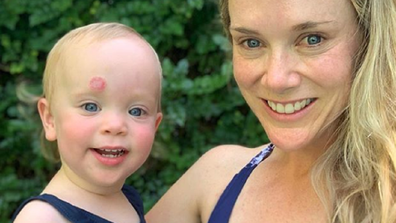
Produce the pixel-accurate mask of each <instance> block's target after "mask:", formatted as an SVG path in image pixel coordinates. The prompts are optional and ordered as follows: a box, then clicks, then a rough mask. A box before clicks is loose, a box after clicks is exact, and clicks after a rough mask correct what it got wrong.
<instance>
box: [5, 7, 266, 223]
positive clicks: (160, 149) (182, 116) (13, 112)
mask: <svg viewBox="0 0 396 223" xmlns="http://www.w3.org/2000/svg"><path fill="white" fill-rule="evenodd" d="M217 7H218V6H217V0H205V1H204V0H84V1H81V0H80V1H77V0H34V1H32V0H2V1H0V83H1V85H0V126H1V128H0V222H8V221H9V218H10V216H11V214H12V212H13V211H14V210H15V208H16V207H17V206H18V205H19V204H20V203H21V201H22V200H24V199H26V198H27V197H29V196H32V195H36V194H38V193H40V192H41V190H42V189H43V187H44V186H45V185H46V183H47V182H48V181H49V179H50V178H51V176H52V175H53V174H54V173H55V171H56V170H57V168H58V165H56V164H51V163H49V162H47V161H46V160H44V158H43V157H42V156H41V154H40V144H39V132H40V130H41V124H40V122H39V119H38V115H37V114H36V113H37V111H36V109H35V105H30V104H26V103H22V102H20V101H19V100H18V98H17V95H16V92H17V91H16V89H17V87H18V86H21V83H27V87H28V89H29V92H33V93H36V94H39V93H40V92H41V75H42V72H43V68H44V62H45V58H46V55H47V53H48V51H49V50H50V49H51V47H52V46H53V44H54V43H55V41H56V40H57V39H58V38H59V37H60V36H62V35H63V34H65V33H66V32H67V31H69V30H70V29H73V28H75V27H78V26H81V25H85V24H88V23H92V22H99V21H116V22H121V23H124V24H126V25H130V26H132V27H134V28H135V29H136V30H137V31H138V32H140V33H141V34H142V35H143V36H144V37H145V38H146V39H147V40H148V41H149V42H150V43H151V44H152V45H153V47H154V48H155V49H156V50H157V52H158V54H159V56H160V59H161V61H162V66H163V73H164V82H163V112H164V120H163V122H162V124H161V126H160V128H159V132H158V134H157V138H156V142H155V145H154V148H153V151H152V156H151V157H150V158H149V160H148V161H147V162H146V163H145V164H144V166H143V167H142V168H140V169H139V170H138V171H137V172H136V173H135V174H134V175H132V176H131V177H130V178H129V179H128V180H127V183H128V184H131V185H134V186H135V187H136V188H137V189H138V190H139V191H140V192H141V194H142V197H143V199H144V202H145V208H146V210H148V209H149V208H150V207H151V206H152V205H153V204H154V203H155V202H156V201H157V200H158V198H159V197H160V196H161V195H162V194H163V193H164V192H165V191H166V190H167V189H168V188H169V186H170V185H172V183H174V182H175V181H176V180H177V179H178V178H179V177H180V176H181V174H183V172H184V171H185V170H186V169H187V168H188V167H189V166H191V165H192V164H193V163H194V162H195V161H196V160H197V159H198V158H199V157H200V156H201V155H202V153H204V152H205V151H207V150H208V149H210V148H211V147H214V146H216V145H219V144H225V143H235V144H243V145H247V146H257V145H260V144H262V143H264V142H266V141H267V140H268V139H267V138H266V136H265V134H264V132H263V130H262V128H261V126H260V125H259V123H258V121H257V120H256V118H255V117H254V115H253V114H252V113H251V112H250V110H249V108H248V107H247V106H246V104H245V102H244V100H243V98H242V97H241V95H240V93H239V91H238V89H237V87H236V84H235V82H234V80H233V77H232V65H231V62H230V58H229V55H230V53H231V52H230V46H229V43H228V41H227V39H226V38H225V37H224V35H223V31H222V27H221V25H220V23H219V18H218V8H217ZM19 96H20V97H23V96H24V94H20V95H19Z"/></svg>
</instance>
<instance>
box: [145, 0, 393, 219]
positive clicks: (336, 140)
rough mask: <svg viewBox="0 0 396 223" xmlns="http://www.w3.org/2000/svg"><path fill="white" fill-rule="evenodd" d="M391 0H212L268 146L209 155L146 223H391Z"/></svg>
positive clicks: (227, 149)
mask: <svg viewBox="0 0 396 223" xmlns="http://www.w3.org/2000/svg"><path fill="white" fill-rule="evenodd" d="M395 4H396V3H395V1H393V0H379V1H368V0H351V1H347V0H330V1H329V0H289V1H286V0H280V1H279V0H278V1H273V0H249V1H246V0H220V8H221V16H222V21H223V24H224V27H225V30H226V32H227V34H228V36H229V38H230V41H231V43H232V47H233V64H234V75H235V79H236V81H237V83H238V86H239V88H240V90H241V92H242V94H243V96H244V98H245V100H246V101H247V103H248V104H249V106H250V107H251V109H252V110H253V112H254V113H255V115H256V116H257V118H258V119H259V121H260V123H261V124H262V126H263V127H264V129H265V131H266V133H267V135H268V137H269V139H270V140H271V142H272V144H270V145H263V146H260V147H258V148H254V149H249V148H245V147H242V146H237V145H223V146H219V147H217V148H215V149H212V150H210V151H209V152H208V153H206V154H205V155H204V156H203V157H202V158H201V159H200V160H199V161H197V162H196V163H195V164H194V165H193V166H192V167H191V168H190V169H189V170H188V171H187V172H186V173H185V174H184V175H183V176H182V177H181V179H180V180H179V181H178V182H176V183H175V185H173V186H172V187H171V188H170V190H169V191H168V192H167V193H166V194H165V195H164V196H163V198H161V200H160V201H159V202H158V203H157V204H156V205H155V206H154V207H153V209H152V210H151V211H150V212H149V213H148V214H147V221H148V222H150V223H156V222H172V223H175V222H183V223H193V222H211V223H213V222H216V223H221V222H304V223H307V222H315V223H317V222H343V223H351V222H382V223H389V222H396V204H395V198H396V196H395V193H396V192H395V185H396V183H395V181H396V179H395V178H396V172H395V166H396V146H395V144H396V74H395V71H396V67H395V64H396V63H395V62H396V59H395V58H396V57H395V49H396V39H395V37H394V36H395V35H394V33H393V32H395V30H396V6H395ZM271 152H272V153H271ZM256 154H258V155H257V156H256ZM255 156H256V157H255ZM253 157H255V158H253ZM252 158H253V159H252ZM264 159H265V161H263V160H264ZM262 161H263V162H262ZM238 172H239V174H237V175H235V174H236V173H238ZM234 175H235V177H234Z"/></svg>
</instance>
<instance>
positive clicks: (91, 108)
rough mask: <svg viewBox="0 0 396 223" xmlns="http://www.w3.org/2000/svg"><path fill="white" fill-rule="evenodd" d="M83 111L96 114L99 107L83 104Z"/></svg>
mask: <svg viewBox="0 0 396 223" xmlns="http://www.w3.org/2000/svg"><path fill="white" fill-rule="evenodd" d="M82 107H83V109H84V110H86V111H88V112H97V111H99V107H98V105H97V104H95V103H85V104H83V106H82Z"/></svg>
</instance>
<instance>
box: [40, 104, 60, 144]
mask: <svg viewBox="0 0 396 223" xmlns="http://www.w3.org/2000/svg"><path fill="white" fill-rule="evenodd" d="M37 108H38V111H39V113H40V118H41V122H42V123H43V127H44V131H45V138H46V139H47V140H48V141H54V140H56V131H55V121H54V116H52V114H51V110H50V105H49V103H48V101H47V99H45V98H40V100H39V101H38V103H37Z"/></svg>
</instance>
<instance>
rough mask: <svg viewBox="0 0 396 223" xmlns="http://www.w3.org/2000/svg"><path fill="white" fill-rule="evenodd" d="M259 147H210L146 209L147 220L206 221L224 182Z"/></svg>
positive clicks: (158, 221) (227, 180)
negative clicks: (155, 202) (152, 205)
mask: <svg viewBox="0 0 396 223" xmlns="http://www.w3.org/2000/svg"><path fill="white" fill-rule="evenodd" d="M259 149H260V148H258V149H249V148H245V147H241V146H236V145H222V146H218V147H215V148H213V149H211V150H209V151H208V152H207V153H205V154H204V155H203V156H202V157H201V158H200V159H199V160H198V161H197V162H196V163H195V164H194V165H193V166H192V167H191V168H190V169H189V170H187V172H186V173H185V174H184V175H183V176H182V177H181V178H180V179H179V180H178V181H177V182H176V183H175V184H174V185H173V186H172V187H171V188H170V189H169V190H168V191H167V192H166V193H165V195H164V196H163V197H162V198H161V199H160V200H159V202H158V203H157V204H156V205H155V206H154V207H153V208H152V209H151V210H150V211H149V212H148V213H147V215H146V220H147V222H148V223H160V222H161V223H167V222H172V223H179V222H180V223H200V222H207V221H208V219H209V217H210V214H211V212H212V210H213V208H214V206H215V205H216V203H217V200H218V198H219V197H220V195H221V193H222V192H223V190H224V189H225V187H226V186H227V184H228V183H229V182H230V181H231V179H232V177H233V176H234V175H235V174H236V173H238V172H239V171H240V169H241V168H243V167H244V166H245V165H246V164H247V163H248V162H249V161H250V159H251V158H252V157H254V156H255V155H256V154H257V153H258V152H259Z"/></svg>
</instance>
